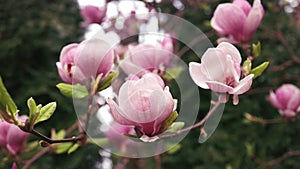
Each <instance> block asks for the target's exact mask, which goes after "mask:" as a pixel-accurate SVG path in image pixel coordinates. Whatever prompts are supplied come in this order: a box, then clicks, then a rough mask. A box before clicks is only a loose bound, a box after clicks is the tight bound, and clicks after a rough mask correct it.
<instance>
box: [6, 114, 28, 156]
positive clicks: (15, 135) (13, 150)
mask: <svg viewBox="0 0 300 169" xmlns="http://www.w3.org/2000/svg"><path fill="white" fill-rule="evenodd" d="M17 118H18V119H19V120H20V121H22V122H25V120H26V119H27V118H28V117H27V116H25V115H23V116H18V117H17ZM28 137H29V133H26V132H24V131H22V130H21V129H20V128H19V127H18V126H16V125H15V124H11V123H8V122H6V121H2V120H1V119H0V148H1V149H2V150H3V151H4V153H7V154H12V155H16V154H18V153H21V152H22V151H23V150H24V145H25V143H26V141H27V139H28Z"/></svg>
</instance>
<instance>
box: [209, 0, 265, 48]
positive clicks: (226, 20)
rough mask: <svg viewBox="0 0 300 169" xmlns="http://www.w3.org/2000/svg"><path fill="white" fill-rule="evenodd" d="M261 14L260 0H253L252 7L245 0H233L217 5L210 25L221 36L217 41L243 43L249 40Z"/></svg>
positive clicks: (261, 16)
mask: <svg viewBox="0 0 300 169" xmlns="http://www.w3.org/2000/svg"><path fill="white" fill-rule="evenodd" d="M263 16H264V9H263V6H262V5H261V2H260V0H254V2H253V6H252V7H251V5H250V4H249V2H247V1H246V0H234V1H233V2H232V3H223V4H220V5H218V7H217V9H216V10H215V12H214V16H213V17H212V19H211V26H212V27H213V29H215V30H216V31H217V32H218V33H219V34H220V35H221V36H222V37H223V38H220V39H219V40H218V41H227V42H230V43H234V44H237V43H243V42H248V41H250V40H251V38H252V36H253V34H254V33H255V31H256V29H257V28H258V27H259V25H260V23H261V20H262V18H263ZM224 36H228V37H224Z"/></svg>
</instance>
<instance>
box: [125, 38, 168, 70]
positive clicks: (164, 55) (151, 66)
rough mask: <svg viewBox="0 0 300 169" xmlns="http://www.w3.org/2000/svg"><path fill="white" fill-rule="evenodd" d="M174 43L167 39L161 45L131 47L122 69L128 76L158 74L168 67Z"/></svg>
mask: <svg viewBox="0 0 300 169" xmlns="http://www.w3.org/2000/svg"><path fill="white" fill-rule="evenodd" d="M172 52H173V43H172V39H171V38H170V37H166V38H165V39H164V40H162V41H161V42H160V43H156V44H155V45H153V44H143V43H142V44H138V45H129V46H128V50H127V51H126V52H125V54H124V57H125V59H124V60H123V61H122V62H121V63H120V67H121V68H122V70H123V71H124V72H125V73H126V74H138V73H141V72H155V71H156V72H157V73H159V71H161V70H162V69H164V67H165V66H167V65H168V64H169V62H170V60H171V58H172V56H173V53H172Z"/></svg>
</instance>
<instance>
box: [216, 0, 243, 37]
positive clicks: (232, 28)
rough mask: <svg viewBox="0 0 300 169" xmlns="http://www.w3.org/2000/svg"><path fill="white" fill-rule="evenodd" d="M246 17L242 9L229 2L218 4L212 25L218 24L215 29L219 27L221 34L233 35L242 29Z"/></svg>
mask: <svg viewBox="0 0 300 169" xmlns="http://www.w3.org/2000/svg"><path fill="white" fill-rule="evenodd" d="M246 17H247V16H246V15H245V13H244V11H243V10H242V9H240V8H239V7H238V6H236V5H233V4H231V3H224V4H220V5H218V7H217V9H216V10H215V13H214V16H213V19H212V20H213V22H212V23H213V24H212V26H215V25H218V26H217V27H216V29H217V30H218V29H220V28H221V30H222V31H221V32H220V33H222V34H231V35H235V34H237V33H239V32H241V30H242V29H243V25H244V21H245V20H246ZM228 18H230V19H228ZM213 28H215V27H213Z"/></svg>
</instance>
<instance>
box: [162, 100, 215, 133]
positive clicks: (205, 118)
mask: <svg viewBox="0 0 300 169" xmlns="http://www.w3.org/2000/svg"><path fill="white" fill-rule="evenodd" d="M220 105H221V102H220V100H218V101H217V102H216V103H214V106H213V107H212V108H211V109H210V110H209V112H208V113H207V114H206V116H205V117H204V118H203V119H202V120H201V121H200V122H198V123H196V124H194V125H192V126H189V127H186V128H184V129H181V130H178V131H176V132H175V133H171V134H164V135H161V136H159V138H160V139H165V138H171V137H175V136H178V135H180V134H182V133H185V132H188V131H190V130H192V129H194V128H197V127H201V126H203V125H204V123H205V122H206V121H207V120H208V118H209V117H210V116H211V115H212V114H213V113H214V112H215V111H216V110H217V108H218V107H219V106H220Z"/></svg>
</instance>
